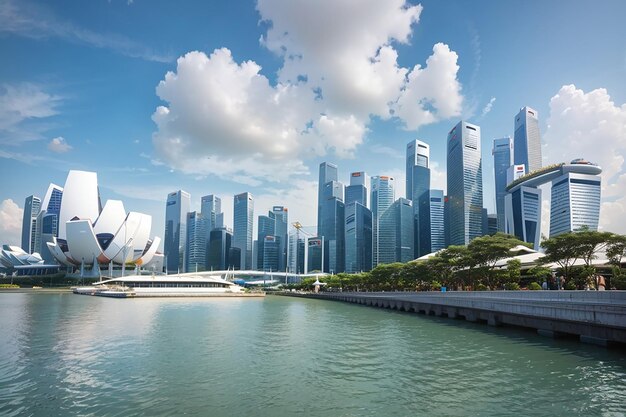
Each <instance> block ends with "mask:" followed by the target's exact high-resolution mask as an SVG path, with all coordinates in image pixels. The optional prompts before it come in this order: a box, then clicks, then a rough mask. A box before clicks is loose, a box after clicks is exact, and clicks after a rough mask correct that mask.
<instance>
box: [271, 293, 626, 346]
mask: <svg viewBox="0 0 626 417" xmlns="http://www.w3.org/2000/svg"><path fill="white" fill-rule="evenodd" d="M281 295H287V296H295V297H306V298H314V299H323V300H333V301H342V302H346V303H353V304H361V305H366V306H371V307H379V308H386V309H392V310H398V311H405V312H411V313H421V314H425V315H434V316H439V317H441V316H443V317H448V318H451V319H465V320H467V321H470V322H483V323H486V324H488V325H490V326H502V325H509V326H518V327H527V328H532V329H536V330H537V332H538V333H539V334H541V335H543V336H549V337H567V336H575V337H578V338H579V339H580V341H581V342H584V343H592V344H596V345H601V346H608V345H612V344H626V291H474V292H468V291H451V292H350V293H346V292H336V293H333V292H323V293H319V294H314V293H290V292H285V293H281Z"/></svg>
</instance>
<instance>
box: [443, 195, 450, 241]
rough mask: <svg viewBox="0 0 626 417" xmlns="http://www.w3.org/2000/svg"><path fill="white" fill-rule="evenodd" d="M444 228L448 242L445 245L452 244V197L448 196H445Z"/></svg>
mask: <svg viewBox="0 0 626 417" xmlns="http://www.w3.org/2000/svg"><path fill="white" fill-rule="evenodd" d="M443 230H444V236H445V241H446V244H445V246H444V247H446V248H447V247H448V246H450V199H449V198H448V196H447V195H446V196H444V197H443Z"/></svg>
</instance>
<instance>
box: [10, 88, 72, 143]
mask: <svg viewBox="0 0 626 417" xmlns="http://www.w3.org/2000/svg"><path fill="white" fill-rule="evenodd" d="M61 100H62V99H61V97H59V96H55V95H52V94H49V93H46V92H45V91H43V89H42V88H41V87H40V86H38V85H35V84H31V83H20V84H3V85H2V86H0V109H2V111H0V144H6V145H17V144H20V143H22V142H25V141H29V140H37V139H41V138H42V137H43V136H42V132H43V131H45V130H47V128H48V126H47V125H45V124H43V123H42V119H46V118H48V117H51V116H54V115H56V114H58V106H59V105H60V103H61Z"/></svg>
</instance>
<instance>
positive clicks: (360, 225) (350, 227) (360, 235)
mask: <svg viewBox="0 0 626 417" xmlns="http://www.w3.org/2000/svg"><path fill="white" fill-rule="evenodd" d="M345 233H346V238H345V241H346V257H345V258H346V272H361V271H369V270H371V269H372V212H371V211H370V210H369V209H368V208H367V207H365V206H364V205H363V204H361V203H359V202H357V201H354V202H352V203H351V204H349V205H347V206H346V223H345Z"/></svg>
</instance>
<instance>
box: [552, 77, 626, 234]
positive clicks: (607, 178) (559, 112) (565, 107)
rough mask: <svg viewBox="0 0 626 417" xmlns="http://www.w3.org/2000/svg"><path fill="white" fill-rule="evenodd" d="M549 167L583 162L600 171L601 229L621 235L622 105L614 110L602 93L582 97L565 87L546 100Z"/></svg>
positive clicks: (624, 186)
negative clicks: (590, 162) (617, 232)
mask: <svg viewBox="0 0 626 417" xmlns="http://www.w3.org/2000/svg"><path fill="white" fill-rule="evenodd" d="M545 142H546V146H545V154H546V159H547V160H548V161H555V162H556V161H570V160H572V159H574V158H581V157H582V158H585V159H587V160H589V161H592V162H595V163H597V164H599V165H600V166H601V167H602V171H603V172H602V184H603V190H602V194H603V195H602V197H603V202H602V209H601V212H600V225H601V227H602V228H604V229H605V230H610V231H621V232H622V233H623V232H625V231H626V227H625V226H624V221H623V218H624V216H625V215H626V200H625V199H624V193H625V192H626V166H625V164H624V154H625V153H626V104H622V105H616V104H615V103H614V102H613V101H612V100H611V97H610V95H609V93H608V92H607V90H606V89H604V88H598V89H596V90H593V91H590V92H588V93H585V92H584V91H583V90H581V89H578V88H576V86H575V85H564V86H563V87H561V89H560V90H559V92H558V93H557V94H556V95H555V96H554V97H552V99H551V100H550V116H549V117H548V130H547V131H546V134H545Z"/></svg>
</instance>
